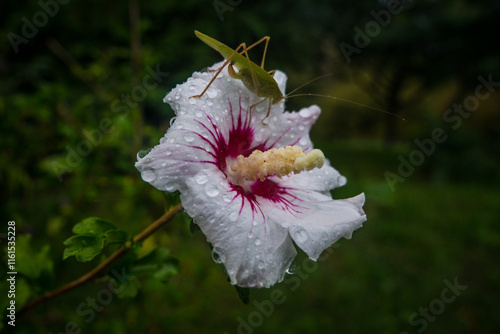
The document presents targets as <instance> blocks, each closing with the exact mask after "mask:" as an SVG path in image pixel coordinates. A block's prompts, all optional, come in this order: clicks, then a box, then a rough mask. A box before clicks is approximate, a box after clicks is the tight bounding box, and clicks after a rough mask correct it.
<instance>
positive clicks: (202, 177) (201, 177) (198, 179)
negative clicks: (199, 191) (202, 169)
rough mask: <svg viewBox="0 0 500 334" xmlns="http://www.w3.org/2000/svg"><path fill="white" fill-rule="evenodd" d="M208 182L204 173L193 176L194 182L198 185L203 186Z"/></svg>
mask: <svg viewBox="0 0 500 334" xmlns="http://www.w3.org/2000/svg"><path fill="white" fill-rule="evenodd" d="M207 181H208V176H207V174H205V173H198V174H196V175H195V176H194V182H196V183H198V184H205V183H207Z"/></svg>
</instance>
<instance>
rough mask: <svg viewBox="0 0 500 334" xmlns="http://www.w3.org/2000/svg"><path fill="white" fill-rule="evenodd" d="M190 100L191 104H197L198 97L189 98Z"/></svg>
mask: <svg viewBox="0 0 500 334" xmlns="http://www.w3.org/2000/svg"><path fill="white" fill-rule="evenodd" d="M188 100H189V104H196V99H195V98H192V99H188Z"/></svg>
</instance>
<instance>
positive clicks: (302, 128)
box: [298, 124, 306, 131]
mask: <svg viewBox="0 0 500 334" xmlns="http://www.w3.org/2000/svg"><path fill="white" fill-rule="evenodd" d="M298 128H299V130H300V131H304V130H305V129H306V127H305V126H304V125H302V124H299V126H298Z"/></svg>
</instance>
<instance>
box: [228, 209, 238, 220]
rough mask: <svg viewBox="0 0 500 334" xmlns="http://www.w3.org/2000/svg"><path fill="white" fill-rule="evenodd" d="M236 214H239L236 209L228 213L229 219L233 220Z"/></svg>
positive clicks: (236, 217)
mask: <svg viewBox="0 0 500 334" xmlns="http://www.w3.org/2000/svg"><path fill="white" fill-rule="evenodd" d="M238 216H239V214H238V211H234V212H231V213H230V214H229V220H230V221H232V222H235V221H236V220H237V219H238Z"/></svg>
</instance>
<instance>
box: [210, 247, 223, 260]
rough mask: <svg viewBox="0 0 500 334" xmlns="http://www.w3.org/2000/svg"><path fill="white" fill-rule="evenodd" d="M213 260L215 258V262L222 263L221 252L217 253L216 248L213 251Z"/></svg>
mask: <svg viewBox="0 0 500 334" xmlns="http://www.w3.org/2000/svg"><path fill="white" fill-rule="evenodd" d="M212 260H214V262H215V263H222V259H221V257H220V255H219V253H217V252H216V251H215V248H214V250H213V251H212Z"/></svg>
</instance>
